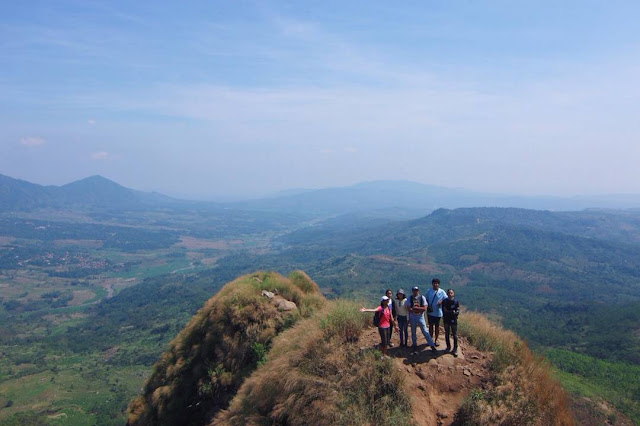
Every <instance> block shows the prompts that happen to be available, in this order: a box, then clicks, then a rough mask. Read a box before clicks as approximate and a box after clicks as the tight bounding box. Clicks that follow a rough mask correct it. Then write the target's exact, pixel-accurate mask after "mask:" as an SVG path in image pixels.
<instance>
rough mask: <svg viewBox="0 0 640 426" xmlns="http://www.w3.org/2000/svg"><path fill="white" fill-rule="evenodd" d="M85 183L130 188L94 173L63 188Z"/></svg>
mask: <svg viewBox="0 0 640 426" xmlns="http://www.w3.org/2000/svg"><path fill="white" fill-rule="evenodd" d="M85 185H100V186H111V187H118V188H122V189H127V190H128V188H125V187H124V186H122V185H120V184H119V183H117V182H114V181H112V180H111V179H107V178H106V177H104V176H101V175H93V176H89V177H86V178H84V179H79V180H76V181H73V182H71V183H68V184H66V185H63V186H62V188H71V187H77V186H85Z"/></svg>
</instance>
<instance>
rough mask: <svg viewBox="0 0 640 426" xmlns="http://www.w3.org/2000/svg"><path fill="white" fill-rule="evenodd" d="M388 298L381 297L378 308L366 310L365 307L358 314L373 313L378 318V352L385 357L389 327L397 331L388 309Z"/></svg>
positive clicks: (389, 335)
mask: <svg viewBox="0 0 640 426" xmlns="http://www.w3.org/2000/svg"><path fill="white" fill-rule="evenodd" d="M389 300H390V299H389V298H388V297H387V296H382V299H381V300H380V306H378V307H377V308H375V309H366V308H365V307H362V308H360V312H375V313H376V315H377V316H378V333H380V351H381V352H382V356H383V357H386V356H387V346H389V338H390V337H391V334H390V332H391V327H394V328H395V329H396V332H397V331H398V326H397V325H396V322H395V321H394V319H393V315H392V314H391V308H389Z"/></svg>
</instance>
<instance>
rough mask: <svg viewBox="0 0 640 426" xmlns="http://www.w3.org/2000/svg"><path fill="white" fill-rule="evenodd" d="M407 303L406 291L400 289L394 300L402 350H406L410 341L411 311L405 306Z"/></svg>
mask: <svg viewBox="0 0 640 426" xmlns="http://www.w3.org/2000/svg"><path fill="white" fill-rule="evenodd" d="M406 302H407V297H406V296H405V294H404V290H403V289H398V291H396V298H395V299H393V307H394V308H395V313H396V316H395V318H396V320H397V322H398V330H399V332H398V334H399V335H400V347H401V348H406V347H407V341H408V340H409V319H408V318H407V315H408V314H409V310H408V309H407V307H406V306H405V303H406Z"/></svg>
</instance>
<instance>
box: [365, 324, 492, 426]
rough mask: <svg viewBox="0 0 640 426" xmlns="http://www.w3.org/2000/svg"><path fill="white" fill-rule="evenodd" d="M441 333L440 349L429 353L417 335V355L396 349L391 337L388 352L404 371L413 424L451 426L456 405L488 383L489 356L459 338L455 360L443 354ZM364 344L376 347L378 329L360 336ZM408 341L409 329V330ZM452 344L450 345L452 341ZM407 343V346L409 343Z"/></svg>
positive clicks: (397, 344) (422, 338)
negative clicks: (471, 392)
mask: <svg viewBox="0 0 640 426" xmlns="http://www.w3.org/2000/svg"><path fill="white" fill-rule="evenodd" d="M443 336H444V330H442V329H441V330H440V346H439V347H438V351H437V352H432V351H431V350H430V349H429V347H428V346H427V345H426V344H425V342H424V337H423V336H422V335H421V334H420V333H418V343H422V344H419V346H418V350H419V352H418V354H416V355H411V354H410V348H400V347H398V346H399V344H400V342H399V338H398V334H397V333H396V332H395V331H394V333H393V336H392V338H391V340H392V343H393V345H394V347H392V348H389V349H387V355H389V356H390V357H391V358H392V359H393V362H394V364H395V366H396V367H397V368H398V369H400V371H404V372H406V376H405V378H406V380H405V390H406V392H407V394H408V395H409V397H410V399H411V406H412V407H411V411H412V414H413V422H414V424H416V425H425V426H426V425H429V426H433V425H451V424H453V420H454V415H455V413H456V411H457V410H458V406H459V405H460V403H461V402H462V401H463V399H464V398H465V397H466V396H467V395H468V394H469V392H470V391H471V390H472V389H477V388H482V387H483V385H484V384H485V383H486V382H487V381H488V380H489V377H490V373H489V362H490V361H491V354H487V353H484V352H480V351H478V350H477V349H476V348H475V347H473V346H471V345H470V344H469V343H468V342H467V340H466V339H465V338H464V337H458V357H457V358H455V357H454V356H453V355H451V354H450V353H447V352H445V344H444V337H443ZM362 340H363V343H365V344H367V345H370V346H376V347H377V345H378V344H379V342H380V337H379V335H378V330H377V329H375V328H373V327H372V328H370V329H368V330H366V331H365V333H364V335H363V336H362ZM409 342H411V330H409ZM452 343H453V342H452ZM409 344H410V343H409Z"/></svg>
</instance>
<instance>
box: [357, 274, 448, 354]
mask: <svg viewBox="0 0 640 426" xmlns="http://www.w3.org/2000/svg"><path fill="white" fill-rule="evenodd" d="M392 297H393V293H392V291H391V289H388V290H387V291H386V292H385V295H384V296H382V299H381V301H380V306H378V307H376V308H374V309H366V308H364V307H362V308H360V311H361V312H374V313H375V314H374V320H373V322H374V325H376V326H377V327H378V332H379V333H380V350H381V351H382V356H383V357H386V356H387V347H392V346H393V343H391V335H392V334H393V330H394V329H395V330H396V333H398V334H399V335H400V347H407V346H408V345H407V343H408V339H409V332H408V328H409V325H411V343H412V345H411V355H415V354H417V353H418V339H417V336H416V328H418V327H419V328H420V331H422V335H423V336H424V338H425V339H426V340H427V344H428V345H429V347H430V348H431V350H432V351H434V352H437V348H436V347H437V346H440V343H439V342H438V337H439V335H440V321H441V320H442V322H443V323H444V332H445V343H446V345H447V348H446V351H447V352H450V353H451V354H452V355H453V356H454V357H457V356H458V314H459V313H460V304H459V303H458V301H457V300H456V299H455V293H454V291H453V289H451V288H450V289H448V290H447V291H446V292H445V291H444V290H442V289H441V288H440V280H439V279H438V278H434V279H433V280H431V288H430V289H429V290H427V293H426V294H425V295H422V294H420V289H419V288H418V287H413V288H412V289H411V294H410V295H409V297H407V296H406V295H405V293H404V290H402V289H399V290H398V291H396V297H395V299H394V298H392ZM425 313H426V314H427V315H426V316H427V323H425ZM427 324H428V325H429V330H427ZM431 336H434V339H432V338H431ZM450 337H453V348H452V347H451V342H450Z"/></svg>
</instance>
